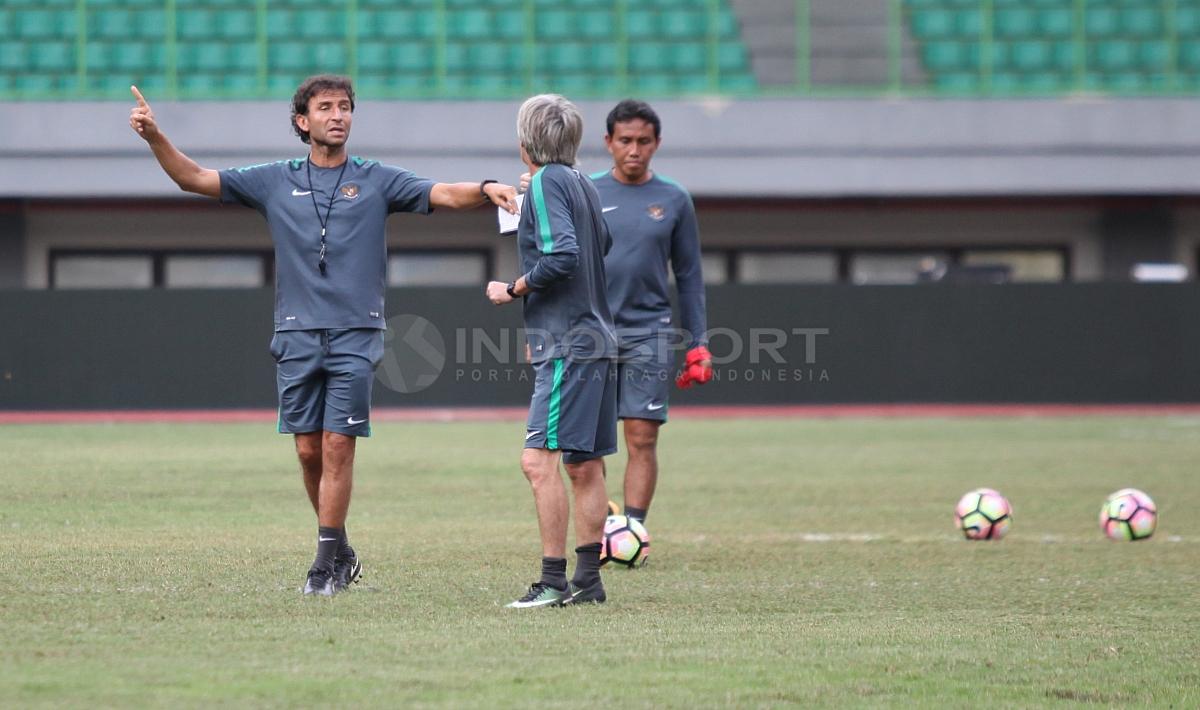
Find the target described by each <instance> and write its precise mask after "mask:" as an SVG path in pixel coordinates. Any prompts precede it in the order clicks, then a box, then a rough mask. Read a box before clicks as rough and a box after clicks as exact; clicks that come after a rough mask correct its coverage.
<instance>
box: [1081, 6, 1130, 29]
mask: <svg viewBox="0 0 1200 710" xmlns="http://www.w3.org/2000/svg"><path fill="white" fill-rule="evenodd" d="M1083 26H1084V30H1085V31H1086V32H1087V34H1088V36H1089V37H1111V36H1113V35H1115V34H1117V32H1119V31H1120V29H1121V20H1120V15H1119V14H1118V13H1117V9H1116V8H1114V7H1104V6H1101V7H1089V8H1087V14H1086V15H1084V21H1083Z"/></svg>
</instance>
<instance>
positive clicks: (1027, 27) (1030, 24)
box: [993, 7, 1037, 39]
mask: <svg viewBox="0 0 1200 710" xmlns="http://www.w3.org/2000/svg"><path fill="white" fill-rule="evenodd" d="M993 28H994V34H995V36H996V37H1003V38H1007V39H1022V38H1025V37H1028V36H1029V35H1032V34H1034V33H1035V32H1036V30H1037V14H1036V13H1034V11H1033V10H1030V9H1029V8H1024V7H1014V8H1004V9H1002V10H997V11H996V13H995V18H994V21H993Z"/></svg>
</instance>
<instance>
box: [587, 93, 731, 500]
mask: <svg viewBox="0 0 1200 710" xmlns="http://www.w3.org/2000/svg"><path fill="white" fill-rule="evenodd" d="M606 128H607V133H606V134H605V136H604V145H605V147H606V148H607V149H608V152H609V153H610V154H611V155H612V158H613V166H612V167H611V168H610V169H608V170H605V171H603V172H598V173H595V174H593V175H592V176H591V177H592V180H593V181H594V183H595V185H596V190H597V191H598V192H599V194H600V199H601V202H602V203H603V210H604V219H605V221H606V222H607V223H608V228H609V232H610V233H611V234H612V239H613V247H612V250H611V251H610V252H609V253H608V256H607V258H606V259H605V262H604V266H605V274H606V275H607V278H608V304H609V309H610V310H611V311H612V314H613V322H614V323H615V324H616V327H617V336H618V339H619V342H620V357H619V358H618V376H617V382H618V387H617V392H618V394H617V398H618V404H617V413H618V416H619V417H620V418H621V420H622V422H623V428H624V434H625V446H626V448H627V451H628V455H629V457H628V462H627V464H626V466H625V481H624V502H625V514H626V515H628V516H629V517H631V518H636V519H637V520H639V521H641V522H645V520H646V515H647V513H648V512H649V510H650V503H651V501H652V500H653V499H654V490H655V487H656V486H657V484H658V453H657V447H658V433H659V429H660V428H661V427H662V425H663V424H665V423H666V421H667V405H668V399H669V395H670V384H671V372H672V369H673V364H674V358H673V355H674V350H675V349H676V348H678V347H680V346H683V347H684V348H685V349H686V350H687V354H686V356H685V359H684V367H683V372H682V374H681V375H680V376H679V378H678V385H679V387H681V388H686V387H690V386H691V385H693V384H704V383H706V382H708V381H709V380H710V379H712V356H711V355H710V354H709V352H708V347H707V340H706V331H707V330H708V326H707V323H706V317H705V303H704V277H703V275H702V273H701V268H700V234H699V229H698V227H697V224H696V210H695V208H694V207H693V205H692V198H691V195H689V194H688V192H687V190H685V189H684V188H683V186H681V185H680V184H679V183H677V182H675V181H674V180H671V179H669V178H667V177H665V176H663V175H661V174H658V173H655V172H654V171H653V170H651V169H650V161H651V160H653V158H654V154H655V152H656V151H657V150H658V148H659V145H661V143H662V122H661V121H660V120H659V117H658V114H657V113H655V111H654V109H653V108H651V107H650V105H649V104H647V103H645V102H642V101H634V100H632V99H627V100H625V101H622V102H620V103H619V104H617V105H616V106H615V107H614V108H613V109H612V111H611V112H609V114H608V119H607V122H606ZM672 271H673V272H674V274H675V283H676V285H677V288H678V292H679V311H680V316H681V321H682V323H681V325H682V331H679V330H676V329H675V328H674V327H673V324H672V322H671V301H670V297H669V290H670V284H669V274H670V273H671V272H672Z"/></svg>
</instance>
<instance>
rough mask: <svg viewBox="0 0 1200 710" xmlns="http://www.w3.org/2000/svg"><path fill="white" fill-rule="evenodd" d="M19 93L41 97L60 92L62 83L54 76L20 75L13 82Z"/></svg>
mask: <svg viewBox="0 0 1200 710" xmlns="http://www.w3.org/2000/svg"><path fill="white" fill-rule="evenodd" d="M13 84H14V88H15V89H16V91H17V93H19V94H25V95H27V96H40V95H44V94H50V93H53V92H55V91H58V89H59V87H60V86H61V83H60V82H59V78H58V76H57V75H54V74H18V75H17V76H16V78H15V81H14V82H13Z"/></svg>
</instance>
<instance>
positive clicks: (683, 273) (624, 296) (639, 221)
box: [592, 170, 708, 347]
mask: <svg viewBox="0 0 1200 710" xmlns="http://www.w3.org/2000/svg"><path fill="white" fill-rule="evenodd" d="M592 180H593V181H594V182H595V184H596V190H597V191H598V192H599V194H600V200H601V202H602V203H603V205H604V208H603V209H604V220H605V222H607V223H608V231H609V232H610V233H611V234H612V240H613V248H612V251H610V252H609V253H608V256H607V257H606V258H605V260H604V267H605V273H606V274H607V276H608V304H609V308H610V309H611V311H612V314H613V321H614V323H615V324H616V326H617V331H618V334H619V335H620V336H621V341H622V343H625V344H628V343H630V342H637V341H640V340H644V339H646V338H647V337H650V334H651V333H657V332H658V331H660V330H664V329H666V328H669V327H670V325H671V301H670V296H669V292H668V288H669V284H668V281H667V276H668V271H667V265H668V262H670V266H671V268H672V269H673V270H674V272H675V283H676V285H677V287H678V288H679V313H680V318H681V320H682V321H683V323H682V326H683V329H684V330H686V331H687V332H688V333H689V334H690V335H691V338H690V339H689V341H688V347H692V346H694V345H701V344H704V343H705V331H707V330H708V324H707V318H706V317H705V304H704V276H703V274H702V273H701V269H700V232H699V228H698V227H697V225H696V210H695V208H694V207H693V206H692V197H691V195H689V194H688V192H687V190H685V189H684V188H683V187H682V186H681V185H680V184H679V183H677V182H675V181H674V180H671V179H669V178H665V177H663V176H661V175H659V174H657V173H655V174H654V176H653V177H652V178H651V179H650V180H649V181H647V182H644V183H642V184H641V185H626V184H625V183H623V182H619V181H618V180H617V179H616V178H614V177H613V176H612V171H611V170H609V171H605V172H602V173H595V174H594V175H592Z"/></svg>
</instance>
